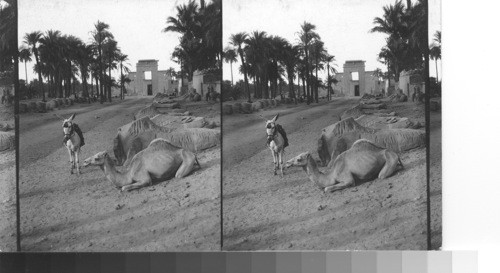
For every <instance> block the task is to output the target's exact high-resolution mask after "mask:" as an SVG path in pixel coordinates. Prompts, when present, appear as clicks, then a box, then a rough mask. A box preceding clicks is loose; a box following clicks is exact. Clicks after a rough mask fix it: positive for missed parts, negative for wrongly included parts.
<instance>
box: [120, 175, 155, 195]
mask: <svg viewBox="0 0 500 273" xmlns="http://www.w3.org/2000/svg"><path fill="white" fill-rule="evenodd" d="M151 182H152V181H151V178H150V177H149V175H148V178H147V179H142V181H138V182H135V183H132V184H130V185H126V186H123V187H122V191H131V190H135V189H139V188H143V187H147V186H151V184H152V183H151Z"/></svg>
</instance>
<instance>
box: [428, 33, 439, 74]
mask: <svg viewBox="0 0 500 273" xmlns="http://www.w3.org/2000/svg"><path fill="white" fill-rule="evenodd" d="M429 53H430V54H429V55H430V57H431V59H432V60H434V61H435V63H436V82H438V81H439V80H438V65H437V61H438V60H440V59H441V31H436V33H434V42H433V43H432V44H431V49H430V51H429Z"/></svg>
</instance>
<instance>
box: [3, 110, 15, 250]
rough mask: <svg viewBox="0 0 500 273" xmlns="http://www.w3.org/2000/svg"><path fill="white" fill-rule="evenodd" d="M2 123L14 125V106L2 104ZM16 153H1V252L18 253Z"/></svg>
mask: <svg viewBox="0 0 500 273" xmlns="http://www.w3.org/2000/svg"><path fill="white" fill-rule="evenodd" d="M0 121H2V122H7V123H9V124H12V125H14V106H10V107H7V106H5V105H3V104H0ZM15 179H16V151H15V150H14V149H12V150H9V151H3V152H0V251H16V239H17V237H16V235H17V231H16V229H17V220H16V180H15Z"/></svg>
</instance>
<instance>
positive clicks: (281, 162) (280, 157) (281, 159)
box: [278, 150, 283, 177]
mask: <svg viewBox="0 0 500 273" xmlns="http://www.w3.org/2000/svg"><path fill="white" fill-rule="evenodd" d="M278 155H279V163H280V170H281V177H283V150H281V151H280V152H279V154H278Z"/></svg>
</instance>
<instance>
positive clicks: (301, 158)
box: [285, 152, 311, 168]
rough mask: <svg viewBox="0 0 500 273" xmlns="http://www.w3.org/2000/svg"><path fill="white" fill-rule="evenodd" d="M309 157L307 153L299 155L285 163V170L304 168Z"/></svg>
mask: <svg viewBox="0 0 500 273" xmlns="http://www.w3.org/2000/svg"><path fill="white" fill-rule="evenodd" d="M310 156H311V153H309V152H305V153H301V154H300V155H298V156H296V157H294V158H292V159H290V160H288V161H287V162H286V163H285V168H290V167H305V166H307V162H308V160H309V157H310Z"/></svg>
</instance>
